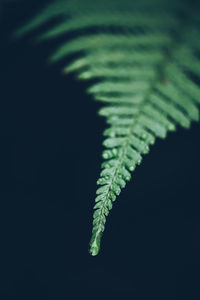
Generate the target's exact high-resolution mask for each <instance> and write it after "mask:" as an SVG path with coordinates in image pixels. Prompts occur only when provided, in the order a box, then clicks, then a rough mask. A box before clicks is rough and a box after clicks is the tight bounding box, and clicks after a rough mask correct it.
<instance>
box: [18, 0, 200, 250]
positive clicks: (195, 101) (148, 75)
mask: <svg viewBox="0 0 200 300" xmlns="http://www.w3.org/2000/svg"><path fill="white" fill-rule="evenodd" d="M55 17H60V21H59V22H58V23H57V24H56V25H54V26H53V27H52V28H51V29H49V30H47V31H45V32H44V33H42V34H40V35H39V37H38V38H37V40H38V41H44V40H47V39H52V38H56V37H58V36H60V35H65V34H68V33H76V37H73V38H71V39H70V40H69V39H68V40H67V41H66V42H65V43H63V44H62V45H61V46H60V47H59V48H58V49H57V50H56V51H55V53H53V54H52V56H51V57H50V61H51V62H57V61H58V60H61V59H62V58H64V57H70V55H72V54H74V53H75V54H77V55H78V58H76V59H75V60H74V61H72V62H70V63H68V65H67V66H64V71H65V72H66V73H68V72H75V73H76V74H77V76H78V77H79V78H80V79H82V80H88V79H94V78H96V79H98V80H97V83H95V84H93V85H92V86H91V87H90V88H89V89H88V93H90V94H92V95H93V98H94V99H95V100H98V101H101V102H102V103H104V107H103V108H102V109H101V110H100V111H99V114H100V115H101V116H104V117H105V118H106V121H107V124H108V128H107V129H106V130H105V131H104V136H105V140H104V142H103V145H104V147H105V150H104V152H103V154H102V156H103V159H104V162H103V164H102V171H101V173H100V178H99V179H98V181H97V185H98V186H99V187H98V189H97V191H96V194H97V196H96V199H95V202H96V204H95V206H94V209H95V211H94V215H93V231H92V238H91V241H90V252H91V254H92V255H96V254H98V252H99V249H100V240H101V236H102V233H103V231H104V227H105V223H106V217H107V216H108V214H109V211H110V210H111V209H112V205H113V202H114V201H115V200H116V197H117V196H118V195H119V194H120V192H121V189H122V188H124V187H125V185H126V182H127V181H129V180H130V179H131V173H132V172H133V171H134V170H135V168H136V166H137V165H138V164H140V163H141V161H142V157H143V155H144V154H147V153H148V152H149V149H150V146H151V145H153V144H154V143H155V139H156V137H159V138H165V137H166V135H167V133H168V132H169V131H175V130H176V128H177V126H182V127H184V128H189V127H190V124H191V122H192V121H197V120H198V119H199V108H198V105H199V104H200V87H199V86H198V82H199V77H200V61H199V55H200V30H199V28H200V26H199V25H200V18H199V15H198V11H197V12H196V10H195V5H194V6H192V5H190V4H189V1H186V0H185V1H183V0H180V1H178V0H177V1H175V0H174V1H169V0H163V1H159V0H135V1H129V0H115V1H114V0H110V1H105V0H102V1H98V2H95V1H92V0H85V1H81V0H69V1H66V0H57V1H56V0H54V1H53V2H52V3H51V4H49V5H48V6H47V7H46V8H44V10H43V11H42V12H41V13H40V14H39V15H38V16H36V17H35V18H34V19H33V20H32V21H31V22H30V23H29V24H27V25H26V26H24V27H23V28H21V29H20V30H18V32H17V36H20V35H24V34H26V33H28V32H30V31H31V30H34V29H36V28H37V27H40V26H41V25H42V24H44V23H45V22H47V21H49V20H51V19H53V18H55Z"/></svg>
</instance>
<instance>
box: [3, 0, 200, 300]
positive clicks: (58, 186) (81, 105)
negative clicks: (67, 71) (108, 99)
mask: <svg viewBox="0 0 200 300" xmlns="http://www.w3.org/2000/svg"><path fill="white" fill-rule="evenodd" d="M44 2H45V1H37V2H36V1H29V2H28V1H23V0H21V1H20V0H19V1H7V2H6V1H4V3H3V2H1V17H0V18H1V19H0V31H1V41H0V42H1V53H0V69H1V81H0V82H1V83H0V197H1V200H0V230H1V241H0V242H1V245H0V249H1V250H3V251H2V254H1V256H0V260H1V265H0V272H1V275H2V280H0V292H1V294H2V297H1V299H2V300H4V299H5V300H6V299H20V300H23V299H26V300H31V299H34V300H35V299H43V300H44V299H59V300H62V299H125V300H126V299H137V300H146V299H154V300H156V299H159V300H165V299H166V300H168V299H170V300H175V299H176V300H178V299H193V300H196V299H200V286H199V282H200V256H199V255H200V205H199V201H200V199H199V198H200V197H199V184H200V182H199V172H200V156H199V153H200V142H199V136H200V135H199V133H200V124H198V123H193V124H192V127H191V130H189V131H188V130H184V129H180V128H179V130H178V132H177V133H170V134H169V135H168V138H167V139H166V140H157V143H156V145H155V146H153V147H152V149H151V152H150V154H148V155H147V156H145V157H144V160H143V164H142V165H141V166H139V167H138V168H137V169H136V171H135V173H134V175H133V179H132V181H131V182H130V183H129V184H128V185H127V188H126V189H125V190H124V191H123V192H122V194H121V195H120V197H119V199H118V201H116V202H115V205H114V208H113V210H112V212H111V214H110V215H109V218H108V221H107V224H106V231H105V233H104V237H103V240H102V249H101V252H100V254H99V255H98V256H97V257H92V256H90V255H89V253H88V242H89V239H90V233H91V225H92V211H93V204H94V196H95V189H96V179H97V178H98V175H99V171H100V163H101V152H102V146H101V144H102V135H101V133H102V130H103V129H104V128H105V122H104V120H103V119H102V118H100V117H97V110H98V108H99V107H100V104H99V103H96V102H95V101H93V99H92V98H91V97H90V96H88V95H86V93H85V89H86V88H87V86H88V85H89V83H85V82H84V83H82V82H79V81H77V80H76V78H75V77H74V76H72V75H67V76H63V75H62V73H61V71H60V66H61V64H60V65H59V64H56V65H48V64H47V63H46V59H47V57H48V56H49V54H50V53H52V51H53V49H55V48H56V46H57V45H58V44H59V42H60V41H51V42H47V43H44V44H34V43H33V37H34V36H35V34H36V33H35V34H31V35H29V37H28V38H23V39H21V40H18V41H13V40H12V39H11V38H10V36H11V33H12V32H13V31H14V30H15V29H16V28H17V27H19V26H20V25H22V24H23V23H24V22H25V21H26V20H28V19H29V17H30V16H32V15H34V13H35V12H37V11H38V9H39V8H40V7H41V6H42V5H43V3H44ZM44 28H45V27H43V29H44Z"/></svg>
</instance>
